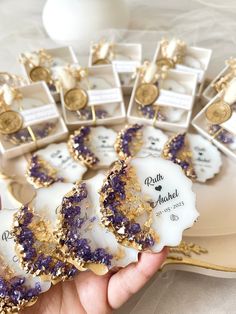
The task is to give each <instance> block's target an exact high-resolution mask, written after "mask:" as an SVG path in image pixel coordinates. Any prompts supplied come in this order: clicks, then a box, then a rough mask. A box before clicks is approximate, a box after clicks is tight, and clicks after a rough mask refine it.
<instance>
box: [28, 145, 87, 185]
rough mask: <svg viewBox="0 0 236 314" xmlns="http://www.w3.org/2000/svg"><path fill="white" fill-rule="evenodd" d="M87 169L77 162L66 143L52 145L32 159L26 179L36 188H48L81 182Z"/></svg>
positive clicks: (38, 152)
mask: <svg viewBox="0 0 236 314" xmlns="http://www.w3.org/2000/svg"><path fill="white" fill-rule="evenodd" d="M86 171H87V168H86V167H85V166H84V165H83V164H82V163H79V162H76V161H75V160H74V159H73V158H72V157H71V156H70V153H69V150H68V147H67V144H66V143H60V144H50V145H49V146H47V147H46V148H44V149H41V150H38V151H37V152H36V153H34V155H33V156H32V157H31V159H30V161H29V164H28V168H27V171H26V177H27V180H28V182H29V183H31V184H32V185H33V186H34V187H35V188H40V187H48V186H49V185H51V184H53V183H55V182H58V181H63V182H72V183H73V182H75V181H80V180H81V179H82V177H83V175H84V173H85V172H86Z"/></svg>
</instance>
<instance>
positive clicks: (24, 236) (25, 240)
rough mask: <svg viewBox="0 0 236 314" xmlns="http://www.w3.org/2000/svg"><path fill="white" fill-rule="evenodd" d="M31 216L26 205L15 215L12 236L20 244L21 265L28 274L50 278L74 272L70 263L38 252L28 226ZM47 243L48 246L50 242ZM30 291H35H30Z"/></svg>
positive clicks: (32, 233) (65, 276) (66, 276)
mask: <svg viewBox="0 0 236 314" xmlns="http://www.w3.org/2000/svg"><path fill="white" fill-rule="evenodd" d="M33 217H34V215H33V213H32V212H31V210H30V208H29V207H28V206H24V207H22V208H21V209H20V210H19V211H18V213H17V215H16V217H15V219H17V224H16V226H15V227H14V229H13V236H14V240H15V242H16V243H17V244H19V245H20V250H21V254H22V265H23V267H24V268H25V270H26V271H28V272H29V273H30V274H37V275H39V276H40V275H51V276H52V279H57V276H59V277H60V278H70V275H69V274H73V273H75V271H74V268H73V266H72V265H70V264H68V263H63V262H61V261H60V260H59V259H58V258H57V257H53V256H50V255H47V254H44V253H43V252H38V250H37V247H38V244H37V239H36V237H35V235H34V232H33V230H31V227H30V224H31V223H32V221H33ZM48 245H49V246H50V243H48ZM55 252H56V249H55ZM60 254H62V253H61V252H60ZM60 265H61V269H60ZM72 270H73V271H72ZM31 293H36V292H34V291H31Z"/></svg>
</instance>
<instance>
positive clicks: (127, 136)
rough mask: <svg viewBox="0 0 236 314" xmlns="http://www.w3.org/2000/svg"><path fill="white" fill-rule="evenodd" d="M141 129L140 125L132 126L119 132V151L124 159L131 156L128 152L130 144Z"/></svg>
mask: <svg viewBox="0 0 236 314" xmlns="http://www.w3.org/2000/svg"><path fill="white" fill-rule="evenodd" d="M142 128H143V126H142V125H139V124H134V125H132V126H130V127H127V128H126V129H125V130H124V131H123V132H121V134H120V143H119V150H120V151H121V152H122V153H123V154H124V155H125V157H130V156H131V155H132V153H131V151H130V144H131V143H132V141H133V140H134V137H135V136H136V134H137V132H138V131H139V130H141V129H142Z"/></svg>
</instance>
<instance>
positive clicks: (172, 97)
mask: <svg viewBox="0 0 236 314" xmlns="http://www.w3.org/2000/svg"><path fill="white" fill-rule="evenodd" d="M192 104H193V97H192V96H190V95H185V94H180V93H176V92H172V91H168V90H165V89H161V91H160V96H159V98H158V99H157V101H156V102H155V104H154V105H166V106H172V107H177V108H182V109H185V110H191V108H192Z"/></svg>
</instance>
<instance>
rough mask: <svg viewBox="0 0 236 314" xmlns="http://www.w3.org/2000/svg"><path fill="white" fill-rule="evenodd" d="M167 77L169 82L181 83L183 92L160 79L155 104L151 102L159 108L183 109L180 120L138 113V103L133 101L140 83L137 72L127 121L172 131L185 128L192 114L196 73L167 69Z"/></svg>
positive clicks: (179, 130)
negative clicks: (143, 115) (165, 119)
mask: <svg viewBox="0 0 236 314" xmlns="http://www.w3.org/2000/svg"><path fill="white" fill-rule="evenodd" d="M167 78H168V80H169V82H171V81H174V82H177V83H178V84H181V86H182V87H183V88H184V89H185V93H179V92H176V91H175V86H171V84H170V85H169V83H168V86H167V81H166V80H161V82H160V95H159V97H158V99H157V101H156V102H155V104H153V106H155V105H158V107H159V108H165V107H170V108H178V109H183V110H184V114H183V116H182V118H181V120H180V121H178V122H170V121H168V120H167V121H160V120H157V121H154V119H148V118H145V117H142V116H141V115H140V113H139V111H138V104H137V103H136V101H135V94H136V90H137V87H138V86H139V85H140V83H142V82H141V77H140V74H138V76H137V78H136V81H135V85H134V89H133V92H132V95H131V99H130V103H129V107H128V112H127V118H128V121H129V123H140V124H144V125H145V124H146V125H147V124H148V125H155V126H157V127H158V128H160V129H163V130H167V131H173V132H181V131H186V130H187V128H188V127H189V124H190V118H191V115H192V108H193V104H194V99H195V93H196V86H197V75H196V74H195V73H187V72H182V71H178V70H169V71H168V75H167ZM167 119H168V116H167Z"/></svg>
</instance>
